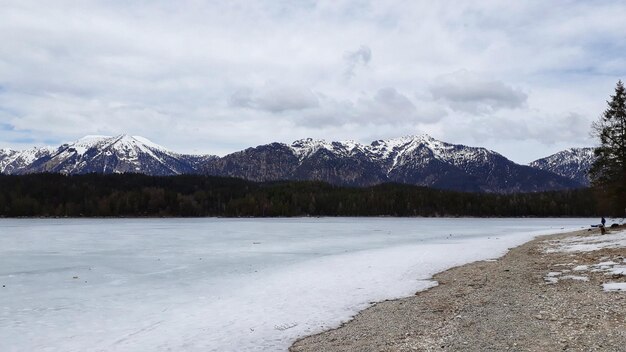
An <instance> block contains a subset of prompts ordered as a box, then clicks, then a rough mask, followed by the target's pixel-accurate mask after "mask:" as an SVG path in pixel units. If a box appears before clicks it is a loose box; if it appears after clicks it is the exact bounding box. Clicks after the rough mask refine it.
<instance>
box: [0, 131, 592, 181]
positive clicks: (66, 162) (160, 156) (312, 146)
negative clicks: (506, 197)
mask: <svg viewBox="0 0 626 352" xmlns="http://www.w3.org/2000/svg"><path fill="white" fill-rule="evenodd" d="M0 172H1V173H7V174H24V173H33V172H58V173H64V174H83V173H90V172H97V173H123V172H138V173H145V174H149V175H177V174H189V173H202V174H206V175H214V176H228V177H239V178H245V179H248V180H253V181H276V180H319V181H325V182H329V183H331V184H336V185H347V186H370V185H376V184H380V183H384V182H397V183H406V184H412V185H420V186H428V187H437V188H443V189H453V190H460V191H477V192H534V191H546V190H558V189H568V188H577V187H581V184H580V183H579V182H577V181H574V180H571V179H568V178H566V177H563V176H559V175H556V174H554V173H552V172H550V171H546V170H541V169H540V168H533V167H530V166H524V165H518V164H516V163H514V162H512V161H510V160H508V159H507V158H505V157H504V156H502V155H500V154H498V153H496V152H493V151H490V150H487V149H485V148H476V147H468V146H464V145H457V144H450V143H445V142H442V141H438V140H436V139H434V138H432V137H430V136H428V135H417V136H406V137H401V138H394V139H388V140H377V141H374V142H372V143H370V144H360V143H357V142H355V141H342V142H327V141H324V140H314V139H310V138H308V139H301V140H297V141H295V142H293V143H291V144H285V143H271V144H266V145H261V146H257V147H254V148H248V149H245V150H242V151H239V152H235V153H232V154H229V155H226V156H224V157H216V156H211V155H206V156H202V155H183V154H178V153H174V152H171V151H169V150H167V149H165V148H164V147H161V146H159V145H157V144H154V143H152V142H150V141H149V140H147V139H145V138H142V137H138V136H128V135H120V136H115V137H109V136H87V137H84V138H81V139H79V140H78V141H76V142H73V143H69V144H64V145H61V146H60V147H58V148H41V149H31V150H26V151H12V150H0Z"/></svg>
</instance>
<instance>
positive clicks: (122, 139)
mask: <svg viewBox="0 0 626 352" xmlns="http://www.w3.org/2000/svg"><path fill="white" fill-rule="evenodd" d="M8 154H9V155H8V156H6V157H2V155H0V172H3V173H13V174H23V173H33V172H58V173H63V174H84V173H90V172H96V173H123V172H138V173H145V174H149V175H178V174H185V173H193V172H195V170H196V168H197V166H198V165H197V164H198V163H200V162H202V161H204V160H207V159H210V157H202V156H192V155H182V154H177V153H173V152H170V151H168V150H167V149H166V148H164V147H162V146H159V145H157V144H155V143H152V142H151V141H149V140H147V139H145V138H143V137H139V136H128V135H119V136H114V137H111V136H86V137H83V138H81V139H79V140H77V141H75V142H73V143H69V144H63V145H61V146H60V147H58V148H56V149H52V148H42V149H33V150H30V151H24V152H9V153H8ZM17 161H19V164H18V163H17Z"/></svg>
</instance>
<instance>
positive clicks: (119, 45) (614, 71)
mask: <svg viewBox="0 0 626 352" xmlns="http://www.w3.org/2000/svg"><path fill="white" fill-rule="evenodd" d="M625 18H626V2H624V1H559V0H555V1H533V0H530V1H494V0H480V1H454V2H452V1H420V0H409V1H399V0H398V1H396V0H386V1H365V0H328V1H327V0H320V1H312V0H300V1H295V0H292V1H289V0H273V1H252V0H245V1H239V0H229V1H201V0H177V1H160V0H152V1H148V0H137V1H121V0H109V1H89V0H81V1H69V0H55V1H30V0H15V1H14V0H0V43H1V44H0V148H14V149H25V148H30V147H32V146H41V145H58V144H61V143H65V142H71V141H73V140H76V139H79V138H81V137H83V136H85V135H117V134H123V133H125V134H130V135H140V136H143V137H146V138H148V139H150V140H152V141H153V142H155V143H157V144H160V145H163V146H165V147H167V148H169V149H171V150H174V151H177V152H184V153H203V154H204V153H206V154H216V155H224V154H227V153H230V152H234V151H237V150H241V149H244V148H247V147H251V146H256V145H260V144H266V143H270V142H275V141H278V142H285V143H291V142H292V141H294V140H297V139H301V138H307V137H311V138H316V139H326V140H356V141H359V142H363V143H368V144H369V143H370V142H371V141H374V140H378V139H387V138H394V137H400V136H405V135H413V134H421V133H427V134H429V135H431V136H432V137H434V138H436V139H439V140H443V141H446V142H451V143H458V144H465V145H470V146H482V147H487V148H489V149H492V150H495V151H497V152H499V153H501V154H503V155H505V156H507V157H508V158H510V159H511V160H513V161H516V162H518V163H527V162H529V161H532V160H534V159H537V158H540V157H544V156H547V155H549V154H552V153H554V152H557V151H559V150H562V149H565V148H569V147H578V146H593V145H595V144H596V141H595V140H594V138H593V137H591V136H590V133H589V132H590V126H591V123H592V122H593V121H595V120H597V119H598V117H599V116H600V114H601V113H602V111H603V110H604V109H605V107H606V100H607V99H609V96H610V94H612V93H613V90H614V88H615V84H616V83H617V81H618V80H620V79H622V80H623V79H626V55H625V53H626V21H625V20H624V19H625Z"/></svg>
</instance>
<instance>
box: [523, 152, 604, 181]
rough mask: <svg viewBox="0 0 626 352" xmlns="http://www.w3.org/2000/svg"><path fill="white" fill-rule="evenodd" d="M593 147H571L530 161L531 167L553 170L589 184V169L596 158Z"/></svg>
mask: <svg viewBox="0 0 626 352" xmlns="http://www.w3.org/2000/svg"><path fill="white" fill-rule="evenodd" d="M593 151H594V148H571V149H567V150H563V151H560V152H558V153H555V154H552V155H550V156H547V157H545V158H542V159H538V160H535V161H533V162H531V163H530V164H528V165H530V166H531V167H534V168H536V169H541V170H546V171H550V172H553V173H555V174H557V175H561V176H564V177H567V178H569V179H572V180H574V181H576V182H579V183H581V184H583V185H586V186H588V185H589V177H588V173H589V169H590V168H591V165H592V164H593V162H594V161H595V160H596V157H595V155H594V154H593Z"/></svg>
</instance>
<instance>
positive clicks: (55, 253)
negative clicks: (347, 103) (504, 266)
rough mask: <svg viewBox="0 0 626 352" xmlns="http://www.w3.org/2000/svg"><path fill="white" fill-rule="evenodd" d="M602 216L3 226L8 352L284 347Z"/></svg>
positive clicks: (0, 308)
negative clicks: (456, 270) (453, 272)
mask: <svg viewBox="0 0 626 352" xmlns="http://www.w3.org/2000/svg"><path fill="white" fill-rule="evenodd" d="M596 222H597V219H431V218H410V219H407V218H320V219H315V218H311V219H309V218H298V219H58V220H57V219H49V220H40V219H2V220H0V285H2V287H1V288H0V350H2V351H170V350H171V351H285V350H286V349H287V348H288V346H289V345H290V344H291V343H292V342H293V341H294V340H295V339H296V338H297V337H299V336H303V335H307V334H311V333H315V332H319V331H321V330H323V329H326V328H329V327H334V326H337V325H338V324H339V323H341V322H343V321H346V320H348V319H349V318H350V317H351V316H353V315H354V314H356V313H357V312H358V311H360V310H362V309H364V308H366V307H367V306H368V305H369V304H370V302H374V301H380V300H383V299H389V298H398V297H404V296H409V295H412V294H413V293H415V292H416V291H417V290H422V289H425V288H428V287H430V286H433V285H435V284H436V283H434V282H432V281H429V280H428V278H429V277H430V276H431V275H432V274H434V273H436V272H439V271H442V270H445V269H447V268H450V267H453V266H456V265H460V264H464V263H468V262H471V261H476V260H481V259H489V258H495V257H498V256H501V255H502V254H504V253H505V252H506V250H507V248H509V247H513V246H516V245H519V244H521V243H523V242H526V241H528V240H530V239H532V238H533V237H534V236H536V235H540V234H547V233H555V232H560V231H565V230H575V229H579V228H581V227H588V226H589V225H590V224H592V223H596Z"/></svg>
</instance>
